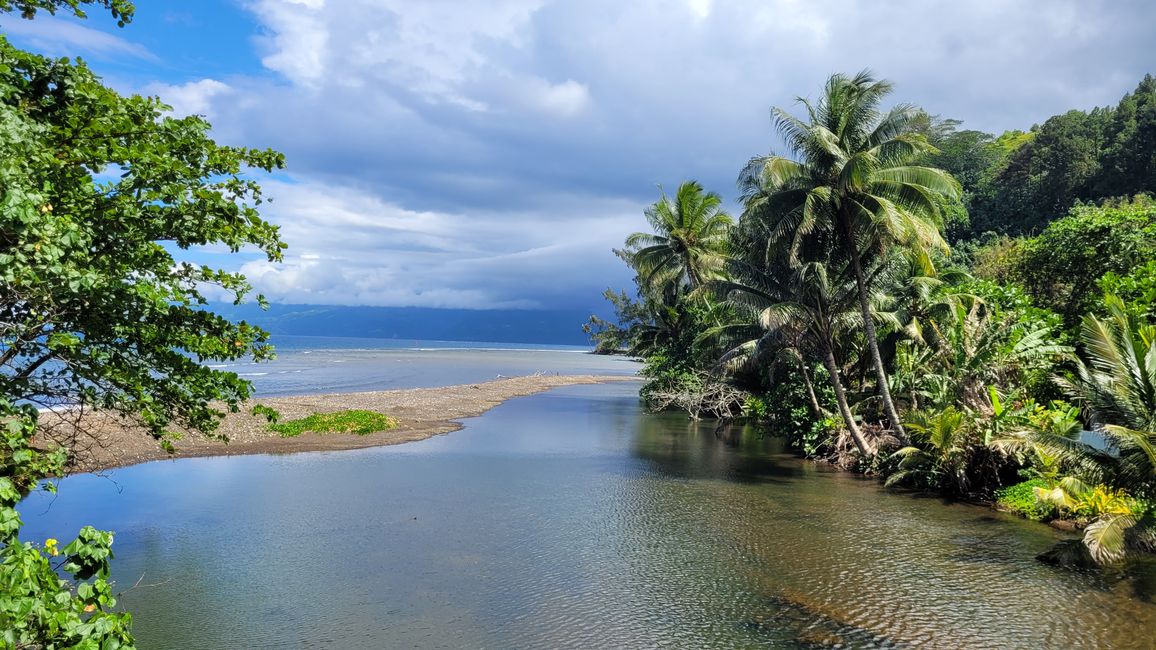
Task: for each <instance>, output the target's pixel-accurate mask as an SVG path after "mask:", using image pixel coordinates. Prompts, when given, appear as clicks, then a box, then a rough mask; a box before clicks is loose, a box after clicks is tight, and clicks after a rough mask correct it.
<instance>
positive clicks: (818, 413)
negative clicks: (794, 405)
mask: <svg viewBox="0 0 1156 650" xmlns="http://www.w3.org/2000/svg"><path fill="white" fill-rule="evenodd" d="M799 370H801V371H802V374H803V384H804V385H805V386H806V387H807V397H809V398H810V399H811V415H813V416H815V417H817V418H821V417H823V409H822V408H821V407H820V406H819V399H818V398H817V397H815V385H814V384H812V383H811V373H809V372H807V364H806V363H800V364H799Z"/></svg>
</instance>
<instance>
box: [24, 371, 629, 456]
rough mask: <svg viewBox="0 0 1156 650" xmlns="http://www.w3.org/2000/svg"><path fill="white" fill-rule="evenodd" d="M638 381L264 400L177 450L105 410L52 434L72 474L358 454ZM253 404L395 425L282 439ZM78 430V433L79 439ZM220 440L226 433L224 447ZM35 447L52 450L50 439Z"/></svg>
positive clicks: (574, 380) (287, 416)
mask: <svg viewBox="0 0 1156 650" xmlns="http://www.w3.org/2000/svg"><path fill="white" fill-rule="evenodd" d="M639 380H640V378H639V377H637V376H633V375H547V374H535V375H524V376H519V377H508V378H501V379H495V380H492V381H487V382H481V383H474V384H457V385H451V386H440V387H435V388H408V389H397V390H381V391H365V392H356V393H328V394H320V395H293V396H287V397H269V398H262V399H256V400H253V401H252V402H250V403H248V404H246V405H245V407H244V408H242V409H241V410H240V411H239V412H237V413H231V414H229V415H227V416H226V417H225V419H224V420H223V421H222V422H221V426H220V427H219V428H218V429H217V430H216V432H215V435H214V436H204V435H200V434H197V433H192V432H184V433H181V434H179V435H177V436H169V437H167V438H166V440H167V441H168V442H169V443H170V444H171V445H172V447H173V452H174V453H169V452H167V451H165V450H164V449H163V448H162V447H161V445H159V444H157V439H156V438H154V437H153V436H152V435H151V434H150V433H149V432H148V430H147V429H145V428H143V427H140V426H132V425H130V424H127V423H126V422H125V421H124V420H121V419H119V418H116V417H114V416H112V415H109V414H106V413H103V412H96V413H89V414H86V415H84V416H82V418H81V419H80V420H79V421H78V422H75V423H69V424H68V425H67V427H61V428H59V429H58V431H57V433H56V435H54V436H53V437H54V438H59V437H60V436H65V437H67V438H70V439H78V440H81V442H80V443H77V442H72V443H71V444H70V447H71V448H72V449H74V453H76V459H75V464H74V465H73V466H72V467H71V468H70V472H69V473H84V472H100V471H104V470H109V469H114V468H119V467H128V466H131V465H137V464H140V463H147V462H151V461H156V460H178V459H182V458H198V457H206V456H240V455H254V454H286V453H298V452H309V451H340V450H349V449H363V448H366V447H381V446H387V445H397V444H401V443H406V442H416V441H418V440H425V439H426V438H431V437H433V436H437V435H441V434H445V433H451V432H454V431H458V430H460V429H462V427H463V426H464V425H463V424H462V423H461V422H460V421H459V420H462V419H465V418H471V417H475V416H478V415H481V414H483V413H485V412H486V411H489V410H490V409H492V408H494V407H495V406H498V405H500V404H502V403H504V402H505V401H507V400H509V399H512V398H515V397H524V396H527V395H534V394H537V393H541V392H544V391H547V390H550V389H552V388H559V387H562V386H576V385H584V384H603V383H611V382H618V381H639ZM256 404H259V405H261V406H263V407H268V408H272V409H274V410H276V411H277V412H278V413H279V414H280V419H279V422H280V423H282V424H284V423H285V422H287V421H290V420H295V419H300V418H309V417H311V416H314V415H316V414H341V413H348V412H351V411H349V410H350V409H356V410H359V411H369V412H373V413H380V414H382V415H383V416H387V417H388V418H389V419H391V420H394V423H393V426H392V427H387V428H386V429H385V430H383V431H376V432H372V433H359V432H351V433H337V432H328V433H318V432H313V431H304V432H302V433H300V434H296V435H292V436H289V437H286V436H285V435H284V434H282V433H279V432H278V431H277V430H276V429H275V427H276V426H277V425H271V424H270V422H269V421H268V420H267V419H266V418H265V417H264V416H262V415H261V414H260V412H258V413H257V414H254V413H253V412H252V407H253V406H254V405H256ZM77 430H80V431H82V432H83V433H82V434H81V435H79V436H77V435H75V434H76V433H77ZM217 436H224V437H225V438H227V439H228V442H225V441H224V440H222V439H220V438H218V437H217ZM40 442H42V443H44V444H49V445H50V443H49V442H48V441H40ZM76 450H79V451H76Z"/></svg>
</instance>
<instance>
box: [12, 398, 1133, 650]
mask: <svg viewBox="0 0 1156 650" xmlns="http://www.w3.org/2000/svg"><path fill="white" fill-rule="evenodd" d="M636 391H637V385H635V384H631V383H628V384H624V385H602V386H574V387H567V388H563V389H557V390H554V391H551V392H549V393H545V394H541V395H536V396H532V397H526V398H519V399H515V400H512V401H510V402H507V403H506V404H503V405H502V406H499V407H498V408H496V409H494V410H493V411H491V412H489V413H487V414H486V415H483V416H481V417H478V418H474V419H471V420H468V421H467V426H466V428H465V429H463V430H462V431H459V432H455V433H453V434H449V435H446V436H440V437H437V438H432V439H429V440H426V441H423V442H420V443H413V444H407V445H401V446H397V447H387V448H378V449H370V450H359V451H352V452H331V453H309V454H298V455H288V456H253V457H232V458H206V459H189V460H182V461H176V462H157V463H150V464H146V465H140V466H136V467H132V468H127V469H122V470H117V471H116V472H114V473H112V474H111V475H110V476H109V477H108V478H100V477H94V476H78V477H73V478H70V479H67V480H65V481H63V482H62V484H61V486H60V494H59V496H58V497H57V498H56V499H55V500H51V499H50V498H48V497H45V496H42V495H41V496H36V497H34V498H32V499H29V500H28V501H26V502H25V503H24V504H23V506H22V511H23V513H24V515H25V518H26V520H27V521H28V524H29V525H28V527H27V528H26V530H25V537H26V538H30V539H38V540H41V539H43V538H44V537H47V536H49V535H54V536H57V537H60V538H71V534H72V533H74V531H75V528H76V527H77V526H78V525H80V524H82V523H92V524H94V525H97V526H98V527H102V528H112V529H115V530H116V531H117V538H116V545H115V550H116V553H117V558H116V561H115V577H116V579H117V580H118V584H119V586H120V587H121V588H128V587H131V586H132V585H133V584H134V583H136V582H137V581H138V580H139V581H140V585H139V586H137V587H135V588H133V589H131V590H130V591H128V592H127V593H126V594H125V595H124V597H123V599H122V602H123V603H124V604H125V605H126V606H127V608H128V609H130V610H131V611H132V612H133V614H134V617H135V629H136V632H137V634H138V637H139V641H140V642H141V646H142V647H144V648H190V647H199V648H298V647H313V648H381V647H492V648H507V647H551V648H553V647H578V648H586V647H684V648H715V647H718V648H723V647H727V648H729V647H812V646H825V645H839V644H842V645H844V646H854V647H861V646H879V647H908V646H923V647H943V648H956V647H975V648H989V647H1023V648H1124V647H1138V648H1140V647H1151V646H1152V643H1153V639H1154V635H1156V605H1153V604H1152V603H1151V602H1150V600H1149V598H1150V594H1151V593H1152V592H1153V591H1154V590H1156V588H1154V587H1153V583H1154V582H1156V581H1154V580H1153V579H1152V575H1153V574H1152V572H1151V571H1150V570H1148V571H1146V570H1137V571H1134V572H1133V573H1132V574H1131V575H1125V576H1113V575H1108V574H1103V573H1088V574H1084V573H1074V572H1071V571H1067V570H1061V569H1057V568H1053V567H1050V566H1046V565H1043V564H1041V563H1039V562H1037V561H1036V560H1035V559H1034V556H1035V555H1036V554H1037V553H1039V552H1041V551H1043V550H1045V549H1047V548H1048V547H1049V546H1050V545H1051V544H1053V543H1054V542H1056V541H1057V540H1060V539H1063V536H1062V535H1061V534H1060V533H1058V532H1056V531H1053V530H1052V529H1050V528H1048V527H1046V526H1043V525H1040V524H1033V523H1031V522H1026V521H1022V520H1019V519H1016V518H1013V517H1010V516H1005V515H1002V514H1000V513H996V512H993V511H990V510H987V509H984V508H978V507H974V506H967V505H958V504H947V503H944V502H942V501H940V500H938V499H929V498H917V497H912V496H905V495H895V494H887V493H884V491H883V490H881V488H879V487H878V485H877V484H876V483H874V482H871V481H866V480H863V479H860V478H857V477H854V476H852V475H848V474H843V473H838V472H832V471H828V470H827V469H825V468H823V467H821V466H819V465H815V464H812V463H808V462H805V461H801V460H798V459H796V458H794V457H791V456H788V455H784V454H781V453H779V452H780V450H779V447H778V444H777V442H776V441H775V440H774V439H763V438H760V437H759V436H757V435H754V434H753V433H751V432H743V431H741V430H736V429H732V430H729V431H719V432H717V433H716V432H715V431H714V430H713V427H711V426H708V425H698V426H696V425H693V424H691V423H688V422H687V421H686V420H685V419H683V418H681V417H679V416H676V415H669V416H667V415H662V416H653V415H645V414H643V413H642V412H641V411H640V409H639V407H638V403H637V397H636Z"/></svg>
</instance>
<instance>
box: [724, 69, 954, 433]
mask: <svg viewBox="0 0 1156 650" xmlns="http://www.w3.org/2000/svg"><path fill="white" fill-rule="evenodd" d="M890 91H891V84H890V83H888V82H886V81H876V80H875V79H873V78H872V77H871V76H870V75H869V74H868V73H866V72H862V73H860V74H858V75H856V76H855V77H853V78H849V77H847V76H844V75H834V76H832V77H831V78H830V79H829V80H828V81H827V86H826V89H825V92H824V95H823V97H822V98H821V99H820V100H819V102H818V103H817V104H814V105H812V104H811V103H809V102H807V101H806V100H803V99H800V100H799V101H800V103H802V104H803V106H804V107H805V108H806V110H807V114H808V118H809V121H807V122H804V121H802V120H800V119H798V118H796V117H794V116H792V115H790V114H789V113H787V112H786V111H784V110H782V109H779V108H776V109H775V110H774V116H775V127H776V129H777V130H778V132H779V133H780V135H782V136H783V138H784V139H785V140H786V142H787V145H788V146H789V147H790V148H791V150H792V151H794V152H795V153H796V154H797V155H798V156H799V158H800V160H798V161H796V160H792V159H789V158H785V157H783V156H766V157H761V158H756V159H754V160H752V161H751V162H750V164H749V165H748V166H747V168H746V170H745V171H744V172H743V175H742V177H741V178H740V184H741V185H742V187H743V189H744V201H745V214H747V215H750V216H752V217H755V218H757V219H759V220H760V221H763V222H764V223H766V224H767V225H768V226H769V228H770V232H771V235H772V238H773V239H776V240H779V241H784V242H788V243H789V250H790V252H791V255H792V257H793V258H795V259H798V258H799V257H800V256H801V254H803V253H804V252H805V251H807V250H810V249H813V244H814V240H815V239H816V237H818V238H820V239H827V238H828V237H826V236H832V237H834V238H835V240H836V241H837V242H838V246H839V248H840V250H841V251H842V254H843V256H844V258H845V259H846V261H847V262H848V263H849V264H850V267H851V271H852V272H853V275H854V279H855V283H856V290H857V293H858V298H859V309H860V314H861V316H862V323H863V324H862V327H863V328H864V331H865V334H866V339H867V346H868V348H869V350H870V352H871V360H872V363H873V365H874V368H875V374H876V378H877V380H878V381H877V384H876V387H877V390H878V391H879V395H880V397H881V398H882V400H883V405H884V409H885V411H886V414H887V417H888V418H889V419H890V420H891V424H892V427H894V428H895V430H896V431H897V433H899V435H900V437H901V438H905V437H906V435H905V433H904V432H903V427H902V424H901V423H900V419H899V414H898V412H897V411H896V409H895V404H894V402H893V401H892V399H891V392H890V390H889V389H888V384H887V374H886V371H885V369H884V367H883V360H882V357H881V356H880V353H879V345H878V340H877V338H876V333H875V325H874V323H873V322H872V320H871V305H870V301H869V294H868V289H867V278H866V276H865V275H864V273H863V268H862V267H863V259H862V258H863V256H864V255H865V254H867V253H868V252H869V251H872V250H886V249H887V248H890V247H894V246H902V247H907V248H916V249H918V248H925V247H929V246H943V245H944V244H943V240H942V237H941V235H940V232H939V218H940V217H939V205H940V201H941V200H942V198H943V197H945V196H946V197H957V196H958V195H959V192H960V189H959V184H958V183H957V182H956V181H955V180H954V179H952V178H951V175H950V174H948V173H946V172H944V171H942V170H938V169H931V168H927V167H917V166H911V165H910V163H911V162H912V161H913V160H914V159H916V158H918V157H919V156H920V155H922V154H925V153H928V152H931V151H934V148H933V147H931V145H930V144H928V143H927V140H926V138H924V137H923V136H921V135H918V134H915V133H913V132H912V121H913V119H914V118H916V116H917V115H918V112H917V111H916V110H915V109H914V107H911V106H907V105H901V106H897V107H895V108H894V109H892V110H891V111H889V112H887V113H885V114H881V113H880V112H879V110H878V106H879V103H880V102H881V101H882V99H883V97H884V96H886V95H887V94H888V93H889V92H890Z"/></svg>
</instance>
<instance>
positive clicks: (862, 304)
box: [843, 226, 910, 445]
mask: <svg viewBox="0 0 1156 650" xmlns="http://www.w3.org/2000/svg"><path fill="white" fill-rule="evenodd" d="M850 230H851V229H850V226H844V228H843V240H844V247H845V248H846V253H847V256H848V257H850V258H851V268H852V269H853V270H854V271H855V287H856V289H858V293H859V311H860V312H861V313H862V315H863V329H864V331H865V333H866V335H867V348H868V349H870V350H871V362H872V365H874V366H875V379H876V390H877V391H878V392H879V397H880V398H882V399H883V411H884V413H886V414H887V419H888V420H890V421H891V429H892V431H894V432H895V435H896V437H897V438H899V444H901V445H907V444H909V443H910V439H909V438H908V437H907V432H906V431H905V430H904V429H903V424H902V422H903V421H902V420H901V419H900V418H899V411H897V410H896V409H895V401H894V400H892V399H891V388H890V386H889V385H888V383H887V371H886V370H884V369H883V357H882V355H880V354H879V340H878V339H877V338H876V336H875V322H874V321H873V320H872V319H871V305H870V304H868V302H867V282H866V281H865V280H864V279H863V265H862V264H860V263H859V250H858V247H856V246H855V241H854V238H853V236H852V235H851V232H850Z"/></svg>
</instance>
